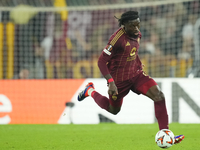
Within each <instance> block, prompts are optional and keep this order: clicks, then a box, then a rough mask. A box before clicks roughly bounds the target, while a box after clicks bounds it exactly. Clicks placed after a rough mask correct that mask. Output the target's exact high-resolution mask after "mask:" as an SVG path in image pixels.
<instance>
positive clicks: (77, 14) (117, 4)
mask: <svg viewBox="0 0 200 150" xmlns="http://www.w3.org/2000/svg"><path fill="white" fill-rule="evenodd" d="M127 10H137V11H139V15H140V19H141V28H140V30H141V32H142V39H141V46H140V49H139V56H140V58H141V60H142V62H143V64H144V65H145V68H144V70H145V71H146V72H147V73H148V74H149V75H150V76H152V77H153V78H175V79H176V78H190V79H191V78H198V77H200V52H199V46H200V37H199V36H200V1H199V0H34V1H30V0H1V1H0V79H1V85H2V86H1V88H0V90H1V91H0V93H1V94H4V95H7V96H8V95H9V94H10V95H9V96H8V98H11V99H12V98H13V99H15V101H14V102H12V100H11V103H12V107H13V108H12V109H8V111H7V112H9V111H10V112H11V111H12V110H13V111H14V110H15V108H14V105H19V104H21V103H24V105H22V107H29V109H32V107H31V106H32V105H34V106H35V105H37V104H38V105H39V104H40V103H42V104H43V102H40V100H41V98H43V97H45V96H47V94H46V93H45V92H47V91H48V89H50V88H55V89H56V90H58V89H60V90H61V92H60V93H59V92H57V93H56V94H57V96H58V95H67V92H70V91H71V95H73V92H75V91H73V90H72V89H73V88H76V89H78V88H79V85H81V83H82V81H83V80H84V79H87V78H102V75H101V73H100V71H99V69H98V67H97V65H96V64H97V60H98V57H99V55H100V53H101V51H102V50H103V48H104V47H105V46H106V43H107V41H108V39H109V37H110V36H111V34H112V33H113V32H114V31H115V30H116V29H117V28H118V22H117V20H116V19H115V18H114V16H118V17H120V15H121V13H123V12H124V11H127ZM8 79H9V80H8ZM11 79H12V80H11ZM18 79H45V80H23V82H21V80H20V81H19V80H18ZM47 79H51V80H50V81H51V83H52V84H51V83H50V82H48V85H46V82H45V81H46V80H47ZM58 79H65V80H58ZM72 79H73V80H76V79H79V80H76V81H77V82H80V83H78V84H79V85H77V87H76V85H75V84H77V82H73V81H72ZM17 81H19V82H17ZM48 81H49V80H48ZM57 81H59V83H58V82H57ZM60 81H61V82H60ZM33 82H34V84H33ZM43 82H44V83H43ZM55 82H56V83H58V85H57V84H56V86H55ZM62 82H64V83H66V84H68V85H71V86H72V88H70V87H67V88H66V87H65V86H64V85H62V86H61V87H60V86H59V85H61V84H62ZM197 83H198V82H197ZM51 85H53V87H50V86H51ZM105 85H106V84H105ZM34 86H35V87H34ZM40 86H42V87H40ZM18 88H19V89H18ZM44 88H46V90H47V91H44ZM6 89H7V90H6ZM63 89H64V90H63ZM31 90H33V91H32V94H33V95H31V96H32V97H31V99H33V101H34V99H35V98H37V97H36V95H37V96H38V95H40V96H41V95H43V96H41V97H40V98H38V99H39V100H38V101H37V103H36V102H35V101H34V102H35V103H34V102H33V103H31V104H30V103H28V104H26V103H27V102H24V101H23V102H22V101H20V100H19V99H24V100H25V99H26V100H27V101H29V100H30V97H29V96H30V93H29V92H30V91H31ZM36 91H40V94H39V93H37V92H36ZM49 91H51V90H49ZM20 92H21V93H22V94H21V93H20ZM27 92H28V93H29V94H27ZM196 92H197V93H198V92H199V89H196ZM13 93H20V94H21V95H15V96H13V95H12V94H13ZM34 93H37V94H36V95H34ZM48 94H50V93H48ZM54 94H55V93H54ZM28 95H29V96H28ZM23 96H25V97H26V98H23ZM34 96H35V97H34ZM60 97H62V96H60ZM60 97H59V96H58V97H56V96H53V98H52V95H51V96H48V97H47V99H50V101H48V103H52V104H55V101H57V99H59V98H60ZM62 98H63V99H65V100H66V101H69V100H67V98H66V97H62ZM68 99H70V97H69V98H68ZM18 102H21V103H18ZM62 102H63V101H62ZM1 103H3V101H1ZM61 104H62V103H61ZM44 105H46V104H45V103H44ZM57 105H60V103H59V104H57V103H56V106H54V108H55V107H57ZM20 106H21V105H20ZM195 106H196V105H195ZM30 107H31V108H30ZM38 107H39V106H38ZM58 107H59V106H58ZM20 108H21V107H20ZM20 108H19V109H20ZM54 108H52V109H54ZM27 109H28V108H27ZM49 109H50V108H49ZM195 109H196V110H197V111H198V110H199V107H198V105H197V107H196V108H195ZM60 111H61V112H62V111H63V109H62V108H61V110H60ZM18 113H19V116H20V115H21V114H20V112H18ZM24 113H25V114H26V112H24ZM15 115H16V114H13V116H15ZM35 115H36V117H37V113H36V114H35ZM38 115H41V114H39V113H38ZM2 116H3V115H2ZM15 117H16V116H15ZM44 117H45V116H44ZM54 117H55V116H54ZM25 118H26V116H25ZM40 119H41V120H42V119H44V118H40ZM57 119H58V118H57ZM14 123H20V121H16V122H14ZM22 123H24V122H22ZM28 123H32V122H31V120H30V121H29V122H28ZM34 123H35V122H34ZM47 123H52V122H48V121H47Z"/></svg>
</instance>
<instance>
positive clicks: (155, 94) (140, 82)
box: [132, 73, 168, 130]
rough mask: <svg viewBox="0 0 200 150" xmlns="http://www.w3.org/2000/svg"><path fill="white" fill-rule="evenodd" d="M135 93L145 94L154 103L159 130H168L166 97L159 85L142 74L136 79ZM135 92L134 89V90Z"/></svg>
mask: <svg viewBox="0 0 200 150" xmlns="http://www.w3.org/2000/svg"><path fill="white" fill-rule="evenodd" d="M135 80H137V81H136V83H135V84H134V88H135V89H136V90H135V92H136V93H138V94H143V95H146V96H147V97H149V98H150V99H152V100H153V101H154V110H155V116H156V118H157V120H158V125H159V129H160V130H161V129H168V114H167V109H166V105H165V97H164V94H163V93H162V91H161V90H160V88H159V87H158V85H157V83H156V82H155V81H154V80H153V79H152V78H151V77H149V76H148V75H146V74H145V73H141V74H140V75H138V76H137V78H136V79H135ZM132 90H133V91H134V89H132Z"/></svg>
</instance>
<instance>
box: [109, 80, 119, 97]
mask: <svg viewBox="0 0 200 150" xmlns="http://www.w3.org/2000/svg"><path fill="white" fill-rule="evenodd" d="M108 94H109V95H118V90H117V86H116V85H115V82H110V83H109V85H108Z"/></svg>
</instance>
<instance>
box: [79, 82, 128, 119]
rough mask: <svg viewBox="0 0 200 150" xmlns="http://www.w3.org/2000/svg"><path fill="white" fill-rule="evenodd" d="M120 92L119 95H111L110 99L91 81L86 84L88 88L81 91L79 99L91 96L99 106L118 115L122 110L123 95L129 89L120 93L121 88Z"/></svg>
mask: <svg viewBox="0 0 200 150" xmlns="http://www.w3.org/2000/svg"><path fill="white" fill-rule="evenodd" d="M118 92H119V94H118V95H117V96H109V99H108V98H107V97H105V96H103V95H101V94H100V93H98V92H97V91H95V89H94V85H93V83H91V82H90V83H88V84H87V85H86V88H85V89H84V90H83V91H82V92H81V93H79V95H78V101H82V100H84V99H85V98H86V97H88V96H91V97H92V98H93V99H94V101H95V102H96V103H97V105H99V107H101V108H102V109H105V110H107V111H108V112H110V113H112V114H114V115H116V114H117V113H118V112H119V111H120V110H121V105H122V102H123V97H124V96H125V95H126V94H128V91H123V93H121V94H120V89H119V90H118Z"/></svg>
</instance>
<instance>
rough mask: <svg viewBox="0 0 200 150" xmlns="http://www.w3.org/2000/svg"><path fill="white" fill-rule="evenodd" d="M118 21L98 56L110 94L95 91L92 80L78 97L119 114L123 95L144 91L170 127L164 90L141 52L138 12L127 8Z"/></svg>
mask: <svg viewBox="0 0 200 150" xmlns="http://www.w3.org/2000/svg"><path fill="white" fill-rule="evenodd" d="M118 21H119V26H120V28H119V29H118V30H117V31H116V32H115V33H114V34H113V35H112V36H111V37H110V39H109V41H108V44H107V46H106V47H105V48H104V50H103V51H102V53H101V55H100V57H99V60H98V67H99V69H100V71H101V73H102V74H103V76H104V78H105V79H106V80H107V82H108V94H109V98H107V97H105V96H102V95H101V94H99V93H98V92H97V91H95V89H94V85H93V83H91V82H90V83H88V85H86V88H85V89H84V90H83V91H82V92H81V93H80V94H79V95H78V100H79V101H82V100H83V99H84V98H86V97H88V96H91V97H93V99H94V101H95V102H96V103H97V104H98V105H99V106H100V107H101V108H102V109H105V110H107V111H108V112H110V113H112V114H117V113H118V112H119V111H120V109H121V106H122V102H123V98H124V97H125V96H126V95H127V94H128V93H129V91H132V92H134V93H136V94H143V95H145V96H147V97H149V98H150V99H152V100H153V101H154V109H155V116H156V118H157V120H158V125H159V129H160V130H161V129H168V128H169V127H168V114H167V109H166V105H165V97H164V94H163V93H162V91H161V90H160V88H159V87H158V85H157V83H156V82H155V81H154V80H153V79H152V78H151V77H150V76H148V75H147V74H146V73H145V72H144V71H143V70H142V63H141V61H140V58H139V56H138V50H139V43H140V39H141V37H142V35H141V32H140V30H139V29H140V19H139V15H138V12H137V11H127V12H125V13H123V14H122V15H121V18H120V19H118ZM183 139H184V135H179V136H176V137H175V144H176V143H180V142H181V141H182V140H183Z"/></svg>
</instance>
